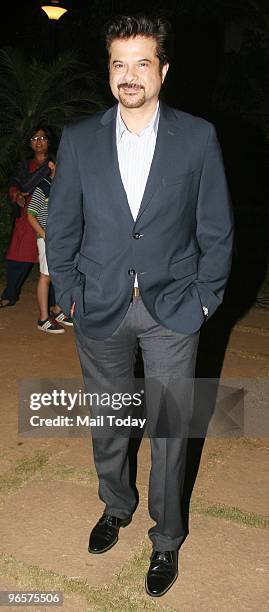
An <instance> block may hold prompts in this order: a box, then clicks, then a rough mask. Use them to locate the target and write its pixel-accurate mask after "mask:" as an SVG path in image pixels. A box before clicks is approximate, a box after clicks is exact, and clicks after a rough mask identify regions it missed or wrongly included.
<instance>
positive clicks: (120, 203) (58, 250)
mask: <svg viewBox="0 0 269 612" xmlns="http://www.w3.org/2000/svg"><path fill="white" fill-rule="evenodd" d="M116 112H117V106H115V107H113V108H111V109H109V110H108V111H105V112H101V113H97V114H94V115H92V116H89V117H88V118H86V119H81V120H79V121H77V122H74V123H71V124H70V125H68V126H66V127H65V128H64V130H63V134H62V138H61V142H60V146H59V151H58V158H57V170H56V175H55V178H54V180H53V184H52V188H51V193H50V199H49V216H48V223H47V229H46V252H47V259H48V266H49V272H50V275H51V279H52V282H53V285H54V287H55V291H56V298H57V303H58V304H60V306H61V307H62V308H63V310H64V312H65V313H67V314H68V313H69V310H70V307H71V304H72V302H73V301H75V303H76V306H75V322H76V324H77V325H78V327H79V328H80V329H81V331H82V333H84V334H85V335H86V336H88V337H93V338H100V339H101V338H106V337H109V336H111V334H112V333H113V332H114V331H115V330H116V328H117V327H118V326H119V324H120V322H121V321H122V319H123V317H124V316H125V314H126V312H127V309H128V306H129V304H130V299H131V295H132V288H133V283H134V278H135V274H137V277H138V283H139V287H140V291H141V296H142V300H143V302H144V304H145V306H146V308H147V309H148V311H149V312H150V314H151V315H152V317H153V318H154V319H155V320H156V321H157V322H158V323H160V324H162V325H163V326H165V327H167V328H169V329H171V330H174V331H177V332H182V333H186V334H191V333H193V332H195V331H197V330H198V329H199V328H200V327H201V325H202V323H203V322H204V312H203V308H202V306H205V307H206V308H207V309H208V316H209V317H210V316H211V315H212V314H213V313H214V311H215V310H216V308H217V307H218V306H219V304H220V303H221V301H222V298H223V293H224V289H225V286H226V283H227V280H228V276H229V272H230V267H231V259H232V241H233V215H232V209H231V204H230V197H229V192H228V188H227V182H226V178H225V172H224V167H223V161H222V154H221V150H220V146H219V143H218V140H217V138H216V133H215V129H214V127H213V125H212V124H211V123H209V122H207V121H205V120H204V119H201V118H199V117H194V116H192V115H189V114H187V113H183V112H181V111H178V110H175V109H172V108H169V107H168V106H166V105H164V104H161V111H160V122H159V129H158V135H157V141H156V147H155V152H154V156H153V161H152V165H151V168H150V173H149V177H148V181H147V184H146V188H145V192H144V196H143V199H142V202H141V206H140V210H139V213H138V216H137V219H136V221H135V222H134V220H133V217H132V215H131V211H130V207H129V204H128V201H127V197H126V193H125V190H124V187H123V184H122V181H121V176H120V170H119V164H118V157H117V146H116ZM134 172H135V168H134Z"/></svg>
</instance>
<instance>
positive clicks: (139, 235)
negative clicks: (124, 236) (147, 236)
mask: <svg viewBox="0 0 269 612" xmlns="http://www.w3.org/2000/svg"><path fill="white" fill-rule="evenodd" d="M141 237H142V234H139V232H136V233H135V234H134V238H135V239H136V240H139V238H141Z"/></svg>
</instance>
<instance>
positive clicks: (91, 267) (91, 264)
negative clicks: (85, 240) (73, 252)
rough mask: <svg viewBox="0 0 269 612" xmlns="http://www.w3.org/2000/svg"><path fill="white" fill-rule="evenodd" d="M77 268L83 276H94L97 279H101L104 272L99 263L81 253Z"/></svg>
mask: <svg viewBox="0 0 269 612" xmlns="http://www.w3.org/2000/svg"><path fill="white" fill-rule="evenodd" d="M76 267H77V269H78V271H79V272H82V274H85V275H86V276H93V277H94V278H97V279H98V278H99V277H100V275H101V271H102V265H101V264H100V263H98V261H94V259H90V258H89V257H86V255H82V254H81V253H80V254H79V257H78V261H77V265H76Z"/></svg>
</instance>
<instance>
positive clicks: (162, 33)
mask: <svg viewBox="0 0 269 612" xmlns="http://www.w3.org/2000/svg"><path fill="white" fill-rule="evenodd" d="M104 35H105V42H106V49H107V52H108V54H110V46H111V43H112V42H113V40H115V39H116V38H133V37H134V36H145V37H148V38H150V37H151V38H154V39H155V41H156V45H157V49H156V53H157V57H158V58H159V61H160V69H161V68H162V67H163V66H164V64H167V63H169V61H170V59H171V58H172V55H173V52H172V42H173V41H172V38H173V37H172V28H171V24H170V22H169V21H168V19H166V18H165V17H148V16H146V15H134V16H133V15H119V16H118V17H114V18H112V19H111V20H110V21H108V22H107V23H106V24H105V27H104Z"/></svg>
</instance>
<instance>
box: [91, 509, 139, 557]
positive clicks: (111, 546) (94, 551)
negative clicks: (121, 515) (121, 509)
mask: <svg viewBox="0 0 269 612" xmlns="http://www.w3.org/2000/svg"><path fill="white" fill-rule="evenodd" d="M131 521H132V517H130V518H129V519H126V521H124V523H122V524H121V526H120V527H119V529H120V528H121V527H127V526H128V525H130V523H131ZM118 539H119V538H118V536H116V538H115V540H113V542H111V543H110V544H109V546H106V548H102V549H101V550H92V548H90V546H88V552H89V553H91V554H92V555H102V553H105V552H107V551H108V550H110V549H111V548H113V546H115V544H117V541H118Z"/></svg>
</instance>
